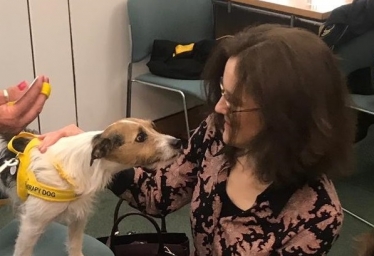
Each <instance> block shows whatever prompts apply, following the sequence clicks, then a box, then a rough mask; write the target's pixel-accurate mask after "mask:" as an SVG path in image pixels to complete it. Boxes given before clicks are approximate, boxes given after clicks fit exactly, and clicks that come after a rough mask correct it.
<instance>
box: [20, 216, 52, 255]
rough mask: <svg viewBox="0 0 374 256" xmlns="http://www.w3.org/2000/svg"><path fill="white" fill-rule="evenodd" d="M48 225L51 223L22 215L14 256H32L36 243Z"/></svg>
mask: <svg viewBox="0 0 374 256" xmlns="http://www.w3.org/2000/svg"><path fill="white" fill-rule="evenodd" d="M48 224H49V221H46V220H45V219H44V220H43V219H36V218H32V217H30V216H27V215H22V216H21V223H20V228H19V233H18V237H17V240H16V245H15V248H14V254H13V255H14V256H31V255H32V253H33V249H34V247H35V244H36V242H37V241H38V240H39V237H40V235H41V234H42V233H43V232H44V230H45V228H46V226H47V225H48Z"/></svg>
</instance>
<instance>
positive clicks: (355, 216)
mask: <svg viewBox="0 0 374 256" xmlns="http://www.w3.org/2000/svg"><path fill="white" fill-rule="evenodd" d="M343 211H345V212H346V213H348V214H349V215H351V216H352V217H353V218H355V219H358V220H359V221H361V222H363V223H365V224H366V225H368V226H370V227H372V228H374V224H372V223H370V222H368V221H367V220H365V219H363V218H361V217H360V216H358V215H356V214H354V213H353V212H351V211H348V210H347V209H345V208H343Z"/></svg>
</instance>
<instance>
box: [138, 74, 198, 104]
mask: <svg viewBox="0 0 374 256" xmlns="http://www.w3.org/2000/svg"><path fill="white" fill-rule="evenodd" d="M133 81H134V82H137V83H147V84H150V85H153V86H155V87H159V86H161V87H167V88H172V89H175V90H180V91H183V92H184V93H186V94H189V95H193V96H195V97H197V98H199V99H201V100H205V93H204V86H203V81H202V80H179V79H172V78H166V77H161V76H156V75H153V74H151V73H146V74H142V75H140V76H137V77H136V78H135V79H134V80H133Z"/></svg>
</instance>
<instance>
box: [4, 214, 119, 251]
mask: <svg viewBox="0 0 374 256" xmlns="http://www.w3.org/2000/svg"><path fill="white" fill-rule="evenodd" d="M18 226H19V222H18V221H16V220H13V221H12V222H10V223H9V224H7V225H6V226H5V227H3V228H2V229H0V255H1V256H12V255H13V252H14V244H15V240H16V238H17V235H18ZM66 239H67V227H65V226H63V225H61V224H57V223H52V224H50V225H49V226H48V227H47V229H46V231H45V232H44V233H43V234H42V236H41V237H40V239H39V240H38V242H37V244H36V246H35V248H34V254H33V255H34V256H46V255H53V256H68V253H67V251H66V245H65V241H66ZM83 254H84V255H88V256H114V254H113V252H112V251H111V250H110V249H109V248H108V247H107V246H106V245H105V244H103V243H102V242H100V241H98V240H96V239H95V238H93V237H91V236H88V235H84V240H83Z"/></svg>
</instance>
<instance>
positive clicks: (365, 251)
mask: <svg viewBox="0 0 374 256" xmlns="http://www.w3.org/2000/svg"><path fill="white" fill-rule="evenodd" d="M355 240H356V242H357V243H356V247H357V253H358V254H357V256H374V229H372V230H371V231H370V232H368V233H364V234H361V235H360V236H358V237H357V238H356V239H355Z"/></svg>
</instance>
